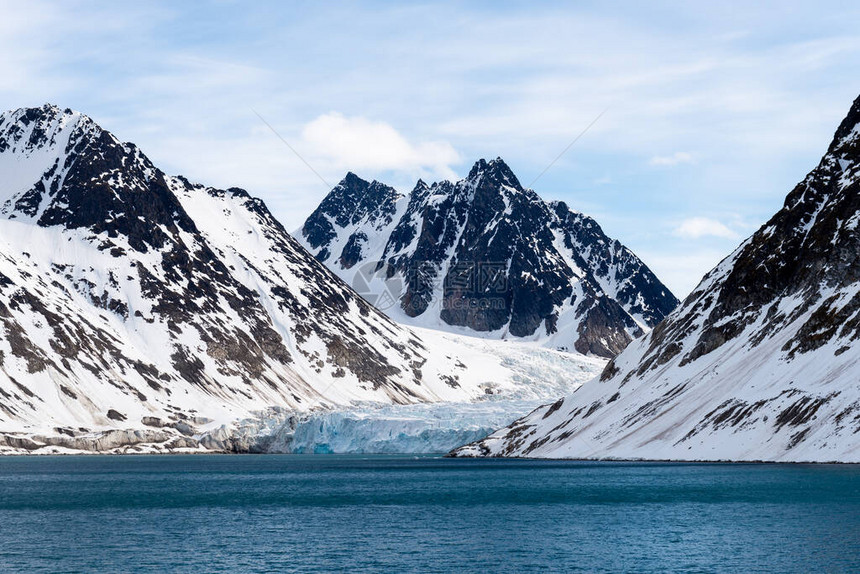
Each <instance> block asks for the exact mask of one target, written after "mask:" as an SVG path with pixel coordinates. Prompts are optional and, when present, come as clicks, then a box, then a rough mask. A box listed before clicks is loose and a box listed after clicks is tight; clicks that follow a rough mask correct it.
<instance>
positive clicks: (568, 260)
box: [301, 159, 677, 357]
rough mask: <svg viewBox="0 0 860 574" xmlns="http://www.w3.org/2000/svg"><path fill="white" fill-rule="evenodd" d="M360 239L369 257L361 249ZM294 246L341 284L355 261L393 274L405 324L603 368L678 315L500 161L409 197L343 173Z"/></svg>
mask: <svg viewBox="0 0 860 574" xmlns="http://www.w3.org/2000/svg"><path fill="white" fill-rule="evenodd" d="M369 237H374V238H376V239H377V240H376V241H375V242H374V243H373V245H376V246H378V247H377V248H376V249H362V246H367V245H368V241H369V240H368V238H369ZM301 238H302V239H303V241H304V242H305V244H306V245H307V246H308V247H309V248H310V249H311V251H312V252H314V253H316V256H317V258H319V259H320V260H322V261H326V263H327V264H328V265H329V267H330V268H332V269H333V270H334V271H335V272H336V273H338V274H339V275H340V276H341V277H344V278H345V279H349V273H346V271H348V270H350V269H352V268H353V266H355V265H356V264H357V263H359V262H360V261H368V262H372V261H377V262H378V266H379V267H380V268H382V267H383V266H386V267H387V269H388V271H387V273H388V274H389V276H391V275H393V274H394V273H398V274H400V276H401V277H402V279H403V281H402V284H403V285H404V289H403V291H402V292H401V293H398V294H397V296H398V299H399V301H400V308H401V310H402V312H403V314H404V315H405V317H407V318H409V317H413V318H414V317H418V316H421V315H424V314H425V313H432V314H435V315H437V316H438V317H439V319H440V320H441V321H442V322H443V323H445V324H447V325H453V326H462V327H467V328H469V329H472V330H475V331H483V332H498V333H499V336H503V337H504V336H513V337H534V336H537V337H544V338H553V340H554V341H556V342H558V346H568V345H570V346H573V347H574V348H575V349H576V350H578V351H580V352H584V353H591V354H596V355H601V356H606V357H611V356H613V355H615V354H616V353H618V352H619V351H620V350H621V349H623V348H624V347H625V346H626V345H627V343H629V342H630V340H631V339H632V338H633V337H636V336H639V335H641V334H642V333H643V331H644V330H647V329H650V328H651V327H653V326H654V325H656V324H657V323H659V322H660V321H661V320H662V319H663V317H665V316H666V314H668V313H669V312H670V311H671V310H672V309H674V308H675V306H676V305H677V299H675V297H674V296H673V295H672V294H671V293H670V292H669V290H668V289H667V288H666V287H665V286H664V285H663V284H662V283H660V281H659V280H658V279H657V278H656V277H655V276H654V274H653V273H652V272H651V271H650V270H649V269H648V267H647V266H645V264H643V263H642V262H641V261H640V260H639V259H638V258H637V257H636V256H635V255H634V254H633V253H632V252H630V251H629V250H628V249H627V248H625V247H624V246H623V245H621V244H620V243H619V242H617V241H614V240H612V239H609V238H608V237H606V235H605V234H604V233H603V231H602V230H601V229H600V226H599V225H598V224H597V223H596V222H595V221H594V220H593V219H591V218H589V217H587V216H584V215H582V214H580V213H575V212H573V211H571V210H570V209H568V207H567V205H565V204H564V203H562V202H549V203H548V202H545V201H543V200H542V199H541V198H540V197H539V196H538V195H537V194H536V193H535V192H534V191H532V190H530V189H524V188H523V187H522V185H521V184H520V182H519V180H517V178H516V176H515V175H514V173H513V172H512V171H511V169H510V168H509V167H508V166H507V165H506V164H505V162H503V161H502V160H501V159H495V160H492V161H489V162H488V161H485V160H480V161H479V162H477V163H476V164H475V165H474V166H473V167H472V169H471V171H470V172H469V175H468V176H467V177H466V178H465V179H464V180H462V181H459V182H456V183H451V182H447V181H445V182H441V183H434V184H433V185H429V186H428V185H427V184H425V183H424V182H423V181H419V182H418V184H417V185H416V186H415V188H414V189H413V190H412V192H411V193H410V194H409V195H408V197H400V196H398V195H397V194H396V192H394V190H392V189H391V188H385V187H384V186H382V185H381V184H379V183H378V182H373V183H368V182H365V181H362V180H360V179H358V178H357V177H356V176H355V175H354V174H349V175H347V177H346V178H345V179H344V180H343V181H342V182H341V183H340V184H339V185H338V186H337V187H335V188H334V190H332V192H331V193H330V194H329V195H328V197H326V199H325V200H324V201H323V202H322V203H321V204H320V206H319V208H318V209H317V210H316V211H315V212H314V213H313V214H312V215H311V216H310V217H309V218H308V220H307V221H306V222H305V225H304V227H303V228H302V230H301ZM380 239H381V240H380ZM564 315H567V317H564V318H562V316H564ZM570 317H575V318H576V320H571V319H570ZM560 319H561V320H560ZM560 329H563V330H564V332H560Z"/></svg>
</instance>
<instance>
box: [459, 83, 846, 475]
mask: <svg viewBox="0 0 860 574" xmlns="http://www.w3.org/2000/svg"><path fill="white" fill-rule="evenodd" d="M858 339H860V98H858V99H857V100H856V101H855V102H854V104H853V106H852V107H851V110H850V112H849V113H848V116H847V117H846V118H845V120H844V121H843V122H842V124H841V125H840V126H839V128H838V129H837V131H836V135H835V137H834V139H833V142H832V143H831V144H830V147H829V148H828V150H827V153H826V154H825V155H824V157H823V158H822V160H821V162H820V163H819V164H818V166H817V167H816V168H815V169H813V170H812V171H811V172H810V173H809V175H807V176H806V178H805V179H804V180H803V181H802V182H800V183H799V184H798V185H797V187H795V188H794V190H792V191H791V193H789V194H788V197H787V198H786V200H785V204H784V206H783V208H782V209H781V210H780V211H779V212H778V213H777V214H776V215H774V216H773V217H772V218H771V219H770V221H768V222H767V223H766V224H765V225H764V226H762V227H761V229H759V230H758V231H757V232H756V233H755V234H754V235H753V236H752V237H750V238H749V239H747V240H746V241H744V242H743V243H742V244H741V245H740V247H738V248H737V249H736V250H735V251H734V253H732V254H731V255H730V256H729V257H728V258H726V259H725V260H724V261H723V262H722V263H720V265H718V266H717V267H716V268H715V269H713V270H712V271H711V272H710V273H708V274H707V275H706V276H705V277H704V279H703V280H702V282H701V283H700V284H699V286H698V287H697V288H696V289H695V291H694V292H693V293H692V294H691V295H690V296H689V297H687V299H686V300H685V301H684V302H683V304H682V306H681V307H680V308H679V309H678V310H677V311H675V312H674V313H672V314H671V315H670V316H669V317H668V318H667V319H666V320H665V321H664V322H663V323H661V324H660V325H659V326H657V328H655V329H654V330H653V331H652V332H651V333H649V334H648V335H646V336H645V337H643V338H642V339H639V340H637V341H635V342H633V343H632V344H631V345H630V346H629V347H628V348H627V349H626V350H625V351H624V352H623V353H621V354H620V355H619V356H618V357H616V358H615V359H614V360H612V361H610V363H609V364H608V365H607V367H606V369H605V370H604V372H603V374H602V375H601V376H600V378H598V379H595V380H592V381H589V382H588V383H586V384H585V385H583V386H582V387H580V388H579V389H578V390H577V391H576V392H574V393H573V394H572V395H570V396H568V397H567V398H565V399H562V400H559V401H558V402H556V403H554V404H551V405H547V406H544V407H541V408H539V409H537V410H535V411H533V412H532V413H530V414H529V415H527V416H526V417H524V418H522V419H520V420H518V421H516V422H514V423H513V424H511V425H510V426H508V427H507V428H504V429H502V430H500V431H498V432H496V433H494V434H493V435H492V436H490V437H488V438H486V439H485V440H481V441H479V442H477V443H474V444H471V445H468V446H466V447H463V448H461V449H459V450H457V451H455V453H454V454H455V455H458V456H487V455H490V456H530V457H569V458H625V459H627V458H645V459H685V460H689V459H695V460H768V461H844V462H860V341H858Z"/></svg>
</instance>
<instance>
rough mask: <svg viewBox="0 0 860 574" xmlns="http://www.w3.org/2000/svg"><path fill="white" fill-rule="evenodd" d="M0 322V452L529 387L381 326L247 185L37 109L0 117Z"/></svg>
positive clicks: (181, 433) (458, 352) (185, 436)
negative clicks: (160, 158)
mask: <svg viewBox="0 0 860 574" xmlns="http://www.w3.org/2000/svg"><path fill="white" fill-rule="evenodd" d="M0 334H2V337H0V452H68V451H82V450H83V451H99V452H115V451H127V450H129V449H131V450H139V451H158V450H164V449H166V450H172V451H183V450H200V449H205V448H209V449H217V450H242V449H244V448H249V447H250V446H252V445H251V444H250V443H249V442H248V441H247V440H245V438H244V437H238V438H237V437H236V436H234V434H233V433H235V432H237V426H236V423H237V421H249V420H263V419H265V417H267V416H268V413H272V412H277V413H280V414H279V415H278V416H281V414H282V413H316V412H328V411H331V410H332V409H335V408H351V406H353V405H362V406H363V407H362V408H367V405H374V408H375V407H378V406H379V405H409V404H417V403H436V402H449V401H454V402H458V403H469V402H471V401H475V400H478V399H483V398H484V397H485V396H486V394H487V388H488V386H490V387H492V388H494V389H497V390H498V392H499V393H500V394H501V395H505V394H506V393H510V394H511V395H512V396H518V395H517V393H519V392H520V391H521V390H522V387H524V386H528V385H530V384H531V383H532V382H531V381H524V380H522V379H518V378H517V376H516V370H515V369H512V368H510V367H509V366H506V365H505V364H504V360H503V359H502V358H501V357H499V356H497V355H492V354H491V353H490V354H488V353H478V355H480V357H483V358H482V359H480V361H483V363H482V364H486V365H487V368H486V369H484V370H482V371H477V370H472V369H468V368H467V366H466V365H467V360H468V361H472V360H476V357H474V355H475V352H474V351H472V350H469V349H468V348H467V347H466V346H464V345H462V344H460V343H457V342H446V341H438V340H434V342H433V344H432V345H431V344H429V343H428V342H427V341H425V340H423V339H422V338H421V337H420V336H419V335H416V334H415V333H414V332H413V331H411V330H409V329H407V328H404V327H402V326H399V325H397V324H396V323H394V322H393V321H391V320H390V319H389V318H387V317H386V316H385V315H383V314H382V313H380V312H378V311H377V310H376V309H375V308H374V307H372V306H371V305H369V304H367V303H366V302H365V301H364V300H363V299H362V298H361V297H360V296H358V295H357V294H355V293H354V292H353V291H352V290H350V289H349V288H348V287H347V286H346V285H345V284H343V283H342V282H341V281H340V280H339V279H338V278H337V277H336V276H334V275H333V274H332V273H331V272H329V271H328V270H327V269H326V268H325V267H324V266H323V265H321V264H320V263H319V262H317V261H316V260H315V259H314V258H313V257H312V256H311V255H310V254H308V253H307V252H306V251H305V250H304V249H302V248H301V246H300V245H299V244H298V243H297V242H296V241H295V240H294V239H293V238H292V237H291V236H290V235H289V234H288V233H287V232H286V231H285V230H284V229H283V227H282V226H281V225H280V224H279V223H278V222H277V221H276V220H275V219H274V218H273V217H272V215H271V214H270V213H269V212H268V210H267V209H266V207H265V205H264V204H263V203H262V202H261V201H260V200H258V199H255V198H252V197H250V196H249V195H248V194H247V193H246V192H244V191H243V190H240V189H229V190H217V189H212V188H209V187H205V186H201V185H196V184H192V183H190V182H188V181H187V180H185V179H184V178H181V177H170V176H166V175H165V174H163V173H162V172H161V171H160V170H158V169H157V168H156V167H155V166H153V165H152V163H151V162H150V161H149V160H148V159H147V158H146V156H145V155H143V154H142V153H141V152H140V150H139V149H138V148H137V147H136V146H134V145H133V144H130V143H122V142H120V141H119V140H117V139H116V138H115V137H114V136H113V135H112V134H110V133H109V132H107V131H104V130H103V129H102V128H101V127H99V126H98V125H97V124H96V123H95V122H93V121H92V119H90V118H88V117H87V116H85V115H82V114H79V113H77V112H73V111H71V110H61V109H59V108H57V107H55V106H51V105H46V106H43V107H41V108H27V109H20V110H16V111H13V112H8V113H5V114H2V115H0ZM574 361H579V362H581V363H582V364H585V365H589V366H592V365H593V364H594V363H593V362H589V361H587V360H582V361H580V360H579V359H578V358H577V359H574ZM590 368H591V367H590ZM577 380H578V379H576V377H571V378H570V379H568V381H567V382H568V384H569V385H573V384H575V383H576V381H577ZM261 417H262V418H261ZM260 424H262V425H265V424H268V423H266V422H265V421H264V422H261V423H260ZM258 442H259V441H257V442H256V443H254V444H257V443H258Z"/></svg>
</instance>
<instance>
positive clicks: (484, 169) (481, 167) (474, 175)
mask: <svg viewBox="0 0 860 574" xmlns="http://www.w3.org/2000/svg"><path fill="white" fill-rule="evenodd" d="M466 179H467V180H470V181H475V182H477V181H478V180H479V179H486V182H485V183H486V184H489V185H493V186H501V185H505V186H507V187H510V188H513V189H515V190H517V191H522V190H523V187H522V186H521V185H520V181H519V180H518V179H517V176H516V175H514V172H513V171H512V170H511V168H510V167H508V164H506V163H505V161H504V160H503V159H502V158H500V157H497V158H496V159H493V160H490V161H489V162H488V161H487V160H485V159H479V160H478V161H477V162H475V165H473V166H472V169H471V170H469V175H468V176H467V177H466Z"/></svg>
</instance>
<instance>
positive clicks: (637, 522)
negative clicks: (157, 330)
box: [0, 455, 860, 573]
mask: <svg viewBox="0 0 860 574" xmlns="http://www.w3.org/2000/svg"><path fill="white" fill-rule="evenodd" d="M0 569H2V570H4V571H13V572H21V571H26V572H32V571H50V572H120V571H126V572H145V571H150V572H165V571H171V572H242V571H249V572H251V571H253V572H263V571H266V572H284V571H331V570H348V571H376V572H381V571H386V572H392V571H395V572H396V571H422V572H424V571H426V572H448V571H471V572H482V573H490V572H505V571H508V572H523V571H537V570H542V571H577V570H581V571H588V572H593V571H619V570H626V571H637V572H663V571H676V572H677V571H681V572H719V571H726V572H730V571H731V572H735V571H744V572H757V571H760V572H813V571H814V572H822V571H824V572H840V571H844V572H851V571H853V572H858V571H860V468H858V467H854V466H838V465H837V466H802V465H785V466H783V465H706V464H646V463H638V464H622V463H583V462H540V461H499V460H490V461H485V460H477V461H475V460H448V459H440V458H432V457H422V458H412V457H395V456H372V457H367V456H320V455H317V456H313V455H308V456H301V455H286V456H272V455H269V456H217V455H213V456H203V455H202V456H165V457H160V456H142V457H107V456H99V457H86V456H78V457H50V458H8V457H7V458H2V457H0Z"/></svg>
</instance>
